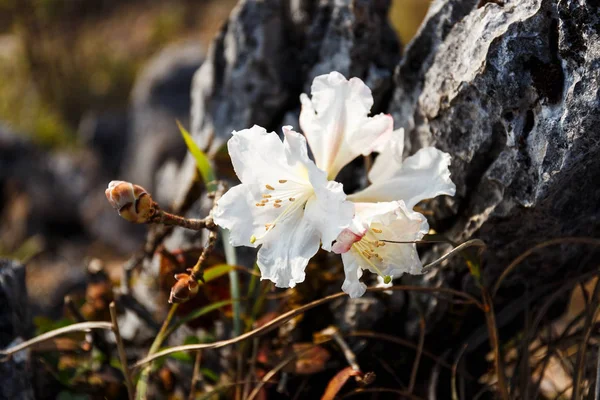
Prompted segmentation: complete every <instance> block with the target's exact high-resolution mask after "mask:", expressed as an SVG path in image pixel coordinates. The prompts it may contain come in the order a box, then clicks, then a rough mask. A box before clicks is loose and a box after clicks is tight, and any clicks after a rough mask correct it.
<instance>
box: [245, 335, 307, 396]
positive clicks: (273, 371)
mask: <svg viewBox="0 0 600 400" xmlns="http://www.w3.org/2000/svg"><path fill="white" fill-rule="evenodd" d="M316 346H317V345H314V346H311V347H309V348H308V349H304V350H302V351H300V352H297V353H292V354H290V355H289V356H287V357H286V358H284V359H283V360H282V361H281V362H280V363H279V364H277V365H276V366H275V367H273V369H271V370H270V371H269V372H267V373H266V374H265V376H263V378H262V379H261V380H260V381H259V382H258V384H257V385H256V386H255V387H254V389H252V392H250V395H249V396H248V398H247V399H246V400H254V398H256V396H258V393H259V392H260V389H262V388H263V386H264V385H265V384H266V383H267V382H268V381H270V380H271V378H273V377H274V376H275V375H276V374H277V373H278V372H279V371H281V370H282V369H283V368H285V366H286V365H288V364H289V363H291V362H292V361H294V360H295V359H296V358H298V357H299V356H301V355H302V354H305V353H308V352H309V351H310V350H312V349H313V348H315V347H316Z"/></svg>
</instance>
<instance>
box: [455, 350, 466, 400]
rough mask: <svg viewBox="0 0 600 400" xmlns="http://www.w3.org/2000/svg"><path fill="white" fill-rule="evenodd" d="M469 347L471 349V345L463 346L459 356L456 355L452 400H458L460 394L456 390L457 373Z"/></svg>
mask: <svg viewBox="0 0 600 400" xmlns="http://www.w3.org/2000/svg"><path fill="white" fill-rule="evenodd" d="M467 347H469V344H468V343H465V344H464V345H463V346H462V348H461V349H460V351H459V352H458V354H457V355H456V358H455V359H454V362H453V363H452V382H451V389H452V400H458V392H457V390H456V372H457V371H458V363H460V360H461V359H462V356H463V354H464V353H465V351H466V350H467Z"/></svg>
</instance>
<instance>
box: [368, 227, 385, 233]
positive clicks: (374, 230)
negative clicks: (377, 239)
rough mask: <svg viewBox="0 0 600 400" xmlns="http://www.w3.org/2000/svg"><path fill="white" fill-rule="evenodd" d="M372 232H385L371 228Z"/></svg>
mask: <svg viewBox="0 0 600 400" xmlns="http://www.w3.org/2000/svg"><path fill="white" fill-rule="evenodd" d="M371 230H372V231H373V232H375V233H381V232H383V231H382V230H381V229H377V228H371Z"/></svg>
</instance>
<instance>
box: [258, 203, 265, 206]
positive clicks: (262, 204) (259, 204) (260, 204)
mask: <svg viewBox="0 0 600 400" xmlns="http://www.w3.org/2000/svg"><path fill="white" fill-rule="evenodd" d="M264 206H265V203H256V207H264Z"/></svg>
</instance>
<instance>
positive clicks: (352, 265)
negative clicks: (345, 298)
mask: <svg viewBox="0 0 600 400" xmlns="http://www.w3.org/2000/svg"><path fill="white" fill-rule="evenodd" d="M357 261H358V260H357V259H356V257H355V256H353V255H352V254H351V253H344V254H342V262H343V263H344V273H345V275H346V277H345V279H344V283H343V284H342V291H344V292H345V293H348V295H349V296H350V297H351V298H353V299H355V298H357V297H361V296H362V295H363V294H365V292H366V291H367V285H365V284H364V283H362V282H361V281H360V280H359V279H360V277H361V276H362V270H361V268H360V266H359V264H358V262H357Z"/></svg>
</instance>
